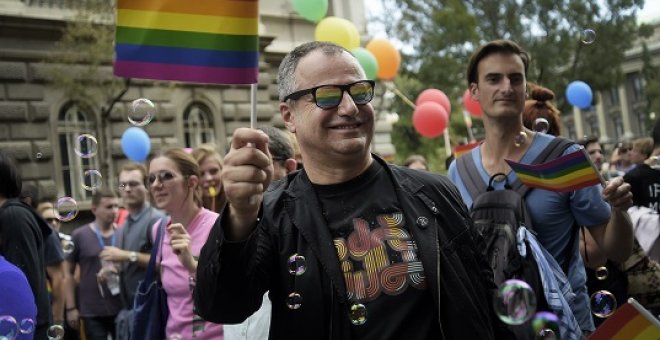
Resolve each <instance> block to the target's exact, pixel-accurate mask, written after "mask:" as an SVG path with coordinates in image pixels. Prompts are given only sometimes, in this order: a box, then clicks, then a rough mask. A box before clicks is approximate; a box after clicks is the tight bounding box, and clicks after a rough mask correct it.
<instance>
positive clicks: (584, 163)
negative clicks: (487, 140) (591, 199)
mask: <svg viewBox="0 0 660 340" xmlns="http://www.w3.org/2000/svg"><path fill="white" fill-rule="evenodd" d="M506 162H507V163H509V166H510V167H511V169H513V171H515V172H516V174H517V175H518V178H519V179H520V181H521V182H522V183H523V184H524V185H526V186H528V187H530V188H539V189H545V190H550V191H558V192H570V191H575V190H578V189H581V188H585V187H588V186H592V185H594V184H598V183H602V180H601V178H600V174H598V171H596V169H595V168H594V166H593V165H592V163H591V160H590V159H589V156H588V155H587V154H586V153H585V152H584V149H581V150H578V151H575V152H572V153H570V154H568V155H565V156H561V157H559V158H557V159H554V160H552V161H549V162H546V163H543V164H535V165H529V164H521V163H516V162H514V161H510V160H508V159H507V160H506Z"/></svg>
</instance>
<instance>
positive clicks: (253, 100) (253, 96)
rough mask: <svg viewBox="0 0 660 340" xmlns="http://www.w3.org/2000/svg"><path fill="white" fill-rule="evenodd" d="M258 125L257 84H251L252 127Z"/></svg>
mask: <svg viewBox="0 0 660 340" xmlns="http://www.w3.org/2000/svg"><path fill="white" fill-rule="evenodd" d="M256 127H257V84H250V128H251V129H254V128H256Z"/></svg>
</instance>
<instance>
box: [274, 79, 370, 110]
mask: <svg viewBox="0 0 660 340" xmlns="http://www.w3.org/2000/svg"><path fill="white" fill-rule="evenodd" d="M375 86H376V83H375V82H374V81H373V80H360V81H356V82H354V83H350V84H346V85H321V86H316V87H312V88H310V89H306V90H300V91H296V92H294V93H291V94H290V95H288V96H286V97H284V100H283V101H287V100H289V99H292V100H297V99H300V98H301V97H302V96H305V95H308V94H310V93H311V94H312V96H313V97H314V103H315V104H316V106H318V107H320V108H322V109H332V108H335V107H337V106H339V104H340V103H341V100H342V98H343V97H344V92H348V94H349V95H350V96H351V98H352V99H353V102H355V104H357V105H365V104H368V103H369V102H371V100H372V99H373V98H374V87H375Z"/></svg>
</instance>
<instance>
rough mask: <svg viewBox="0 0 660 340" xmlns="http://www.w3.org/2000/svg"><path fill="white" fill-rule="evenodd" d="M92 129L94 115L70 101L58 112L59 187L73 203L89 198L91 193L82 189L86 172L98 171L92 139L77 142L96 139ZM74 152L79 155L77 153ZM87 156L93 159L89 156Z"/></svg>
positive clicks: (95, 148) (95, 147) (95, 146)
mask: <svg viewBox="0 0 660 340" xmlns="http://www.w3.org/2000/svg"><path fill="white" fill-rule="evenodd" d="M94 127H95V124H94V115H93V114H92V113H91V112H90V111H89V110H85V109H84V108H83V107H82V106H80V105H79V104H76V103H73V102H70V103H68V104H66V105H64V106H63V107H62V109H61V110H60V113H59V116H58V123H57V136H58V139H59V143H60V145H59V147H60V155H61V156H62V158H61V159H62V164H61V166H62V180H63V186H62V187H63V189H64V195H65V196H69V197H72V198H74V199H76V200H88V199H91V197H92V194H93V193H92V192H91V191H88V190H85V188H84V184H85V173H86V172H87V171H88V170H97V169H98V168H99V161H98V155H95V154H94V152H93V150H97V147H98V145H95V143H93V140H92V139H91V138H90V139H86V141H85V142H83V143H79V142H78V141H79V137H80V136H81V135H83V134H89V135H91V136H94V138H95V137H96V131H95V128H94ZM76 145H78V146H76ZM76 150H78V151H79V152H78V153H77V152H76ZM80 154H82V155H83V157H81V156H80ZM90 155H92V156H91V157H88V156H90ZM88 181H89V179H88ZM88 186H89V184H88Z"/></svg>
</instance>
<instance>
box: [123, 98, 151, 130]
mask: <svg viewBox="0 0 660 340" xmlns="http://www.w3.org/2000/svg"><path fill="white" fill-rule="evenodd" d="M155 115H156V105H154V103H152V102H151V100H149V99H146V98H140V99H136V100H134V101H133V103H131V112H129V113H128V122H129V123H131V124H133V125H135V126H145V125H147V124H149V123H150V122H151V120H152V119H153V118H154V116H155Z"/></svg>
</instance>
